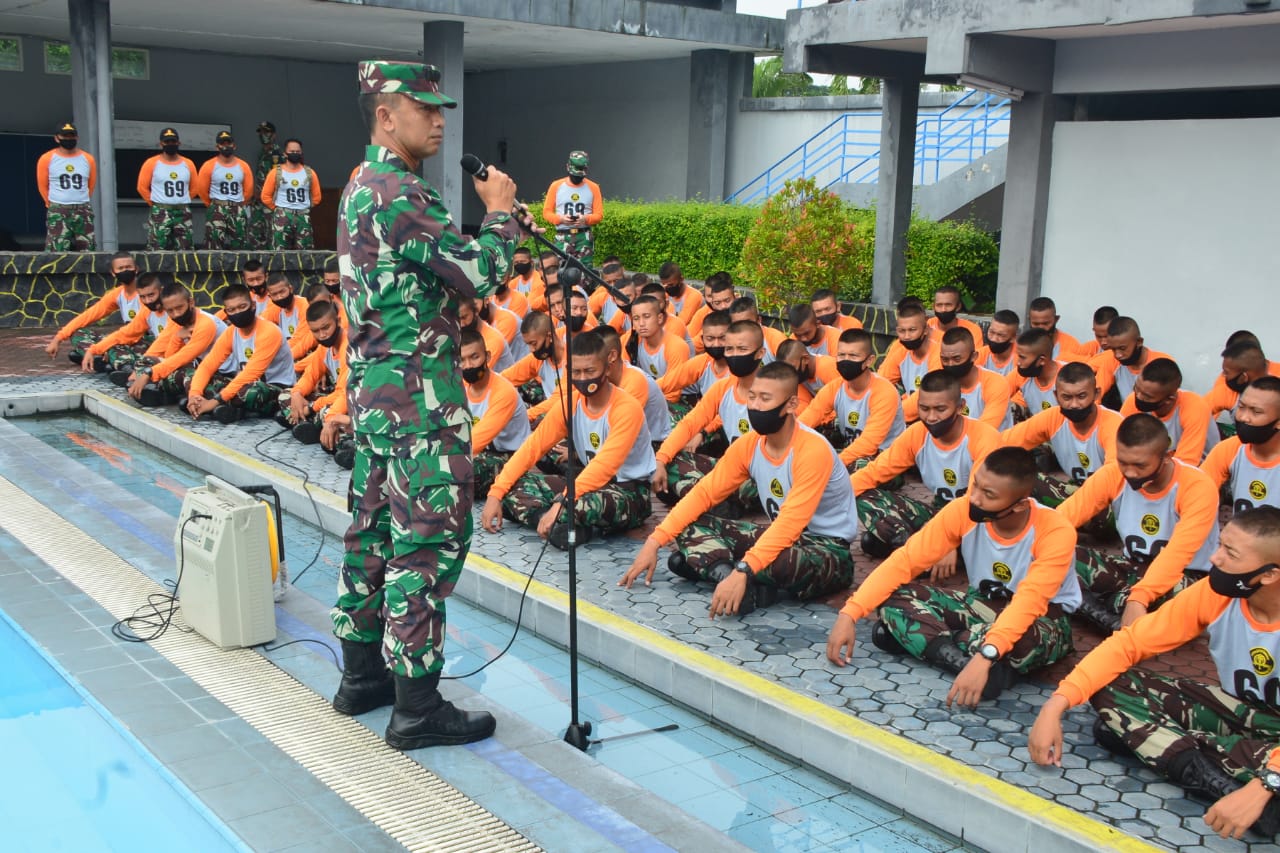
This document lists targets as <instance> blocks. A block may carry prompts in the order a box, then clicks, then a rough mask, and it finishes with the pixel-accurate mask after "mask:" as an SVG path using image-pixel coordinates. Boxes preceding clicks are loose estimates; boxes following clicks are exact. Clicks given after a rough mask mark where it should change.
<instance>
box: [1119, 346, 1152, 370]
mask: <svg viewBox="0 0 1280 853" xmlns="http://www.w3.org/2000/svg"><path fill="white" fill-rule="evenodd" d="M1144 349H1145V347H1134V348H1133V352H1131V353H1129V357H1128V358H1117V359H1116V361H1118V362H1120V363H1121V364H1123V365H1124V366H1125V367H1133V366H1134V365H1136V364H1137V363H1138V362H1140V361H1142V351H1143V350H1144Z"/></svg>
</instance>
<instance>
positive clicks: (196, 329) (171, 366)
mask: <svg viewBox="0 0 1280 853" xmlns="http://www.w3.org/2000/svg"><path fill="white" fill-rule="evenodd" d="M182 332H183V329H182V327H181V326H179V325H178V324H177V323H168V324H167V325H166V326H165V327H164V331H163V332H161V333H160V335H159V337H157V338H156V342H155V343H154V344H152V345H151V346H150V347H148V349H147V352H151V350H158V352H157V353H156V354H157V355H158V356H159V357H160V358H161V361H160V363H159V364H155V365H152V367H151V381H153V382H159V381H160V380H161V379H164V378H165V377H166V376H169V375H171V374H172V373H173V372H174V371H175V370H178V369H179V368H183V367H186V366H187V365H188V364H190V363H191V362H193V361H195V360H196V359H197V358H200V357H201V356H203V355H204V354H205V353H206V352H208V351H209V347H211V346H213V341H214V339H215V338H217V336H218V326H217V324H216V323H215V322H214V321H213V318H212V317H210V316H209V315H208V314H206V313H204V312H203V311H197V312H196V321H195V323H194V324H193V325H192V326H191V335H190V336H189V337H187V338H186V339H185V340H184V339H183V336H182Z"/></svg>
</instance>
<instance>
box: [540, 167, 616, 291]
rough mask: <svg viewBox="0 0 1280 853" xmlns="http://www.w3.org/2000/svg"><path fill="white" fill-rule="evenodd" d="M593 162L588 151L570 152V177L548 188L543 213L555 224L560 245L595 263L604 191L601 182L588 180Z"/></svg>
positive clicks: (577, 256) (580, 258)
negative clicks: (597, 231)
mask: <svg viewBox="0 0 1280 853" xmlns="http://www.w3.org/2000/svg"><path fill="white" fill-rule="evenodd" d="M589 165H591V163H590V160H589V159H588V158H587V152H585V151H570V152H569V162H568V163H566V164H565V171H567V172H568V173H569V176H568V177H567V178H557V179H556V180H554V181H552V182H551V186H549V187H547V197H546V200H545V201H543V203H542V216H543V218H544V219H546V220H547V221H548V222H550V223H551V224H552V225H554V226H555V229H556V246H557V248H559V249H560V251H562V252H565V253H567V254H569V255H571V256H573V257H575V258H577V259H579V260H580V261H582V262H583V263H584V264H586V265H587V266H592V264H593V262H594V260H595V251H596V244H595V238H594V237H593V236H592V234H591V229H592V228H593V227H595V226H596V225H599V224H600V220H601V219H604V194H603V193H601V192H600V185H599V184H597V183H596V182H595V181H590V180H587V167H588V166H589Z"/></svg>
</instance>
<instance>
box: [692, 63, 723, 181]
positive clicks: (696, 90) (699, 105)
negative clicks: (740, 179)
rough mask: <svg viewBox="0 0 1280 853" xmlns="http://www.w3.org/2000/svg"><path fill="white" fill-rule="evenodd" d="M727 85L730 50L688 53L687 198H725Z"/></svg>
mask: <svg viewBox="0 0 1280 853" xmlns="http://www.w3.org/2000/svg"><path fill="white" fill-rule="evenodd" d="M729 89H730V86H729V51H727V50H695V51H694V52H693V53H692V54H691V55H690V57H689V159H688V166H687V173H686V181H685V193H686V194H687V196H688V197H689V198H694V197H701V198H703V199H705V200H707V201H719V200H720V199H722V198H724V180H725V154H726V152H727V150H728V149H727V145H728V139H727V134H728V116H729V97H730V91H729Z"/></svg>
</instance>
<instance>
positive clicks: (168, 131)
mask: <svg viewBox="0 0 1280 853" xmlns="http://www.w3.org/2000/svg"><path fill="white" fill-rule="evenodd" d="M170 139H172V140H173V141H174V142H177V141H178V131H176V130H174V129H173V128H172V127H166V128H165V129H164V130H162V131H160V141H161V142H164V141H167V140H170Z"/></svg>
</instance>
